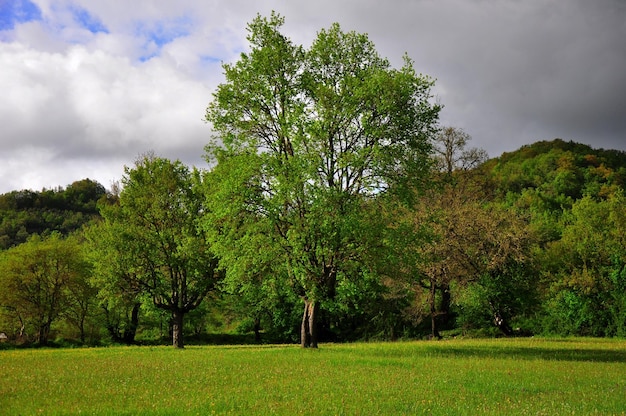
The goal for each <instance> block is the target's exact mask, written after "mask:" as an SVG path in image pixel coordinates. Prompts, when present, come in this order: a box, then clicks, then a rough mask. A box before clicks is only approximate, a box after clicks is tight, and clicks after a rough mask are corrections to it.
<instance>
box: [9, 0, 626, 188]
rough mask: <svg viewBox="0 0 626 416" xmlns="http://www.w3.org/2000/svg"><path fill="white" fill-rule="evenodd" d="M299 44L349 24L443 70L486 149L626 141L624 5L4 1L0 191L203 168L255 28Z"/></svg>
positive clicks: (448, 101)
mask: <svg viewBox="0 0 626 416" xmlns="http://www.w3.org/2000/svg"><path fill="white" fill-rule="evenodd" d="M271 10H276V11H277V12H279V13H281V14H282V15H283V16H285V18H286V24H285V27H284V30H285V32H286V34H287V35H288V36H290V37H291V38H292V39H293V40H294V42H298V43H303V44H305V45H308V43H309V42H310V41H311V40H312V39H313V38H314V36H315V34H316V32H317V31H318V30H319V29H321V28H323V27H328V26H329V25H330V24H331V23H332V22H339V23H340V24H341V25H342V28H343V29H344V30H356V31H359V32H366V33H368V34H369V35H370V38H371V39H372V40H373V41H374V42H375V44H376V45H377V48H378V50H379V52H380V53H381V55H383V56H386V57H388V58H390V59H391V61H392V62H394V63H396V64H399V63H400V59H401V57H402V55H403V53H404V52H407V53H408V54H409V56H411V57H412V58H413V59H414V60H415V64H416V69H417V71H418V72H423V73H425V74H428V75H430V76H432V77H434V78H436V79H437V84H436V87H435V93H436V94H437V95H438V97H439V99H440V100H441V102H442V104H444V105H445V108H444V111H443V112H442V123H444V124H446V125H454V126H458V127H462V128H464V129H465V130H466V131H467V132H468V133H469V134H470V135H472V136H473V138H474V145H477V146H481V147H483V148H485V149H486V150H487V151H488V152H489V153H490V154H491V155H492V156H498V155H499V154H500V153H501V152H503V151H511V150H515V149H516V148H518V147H519V146H521V145H522V144H527V143H531V142H533V141H536V140H549V139H552V138H555V137H561V138H563V139H566V140H574V141H580V142H584V143H588V144H590V145H592V146H596V147H605V148H619V149H624V150H626V137H625V136H626V118H625V117H624V116H623V109H624V108H626V94H624V85H626V72H625V71H624V70H623V69H624V68H625V67H626V49H625V48H624V46H623V41H624V39H626V25H624V24H623V22H624V21H625V20H626V5H625V4H624V3H623V2H620V1H616V0H599V1H597V2H593V3H590V2H585V1H584V0H572V1H568V2H554V1H551V0H533V1H527V2H519V1H513V0H503V1H500V2H489V1H482V0H475V1H467V0H441V1H430V0H412V1H404V0H403V1H397V2H378V1H374V0H360V1H357V0H346V1H341V2H337V1H331V0H320V1H318V2H310V1H305V0H290V1H287V0H263V1H255V2H250V1H246V0H235V1H225V0H214V1H209V2H198V1H196V0H176V1H174V0H163V1H159V2H155V1H153V0H136V1H133V2H128V1H125V0H14V1H13V2H0V148H1V149H2V150H1V151H0V193H2V192H8V191H10V190H15V189H24V188H30V189H41V188H42V187H48V188H50V187H56V186H65V185H67V184H69V183H71V182H73V181H75V180H80V179H83V178H86V177H89V178H91V179H95V180H98V181H100V182H101V183H102V184H103V185H105V186H108V185H109V183H110V182H111V181H113V180H117V179H119V178H120V177H121V175H122V173H123V165H125V164H126V165H129V164H132V162H133V160H134V159H135V158H136V157H137V156H138V155H139V154H141V153H144V152H147V151H151V150H153V151H155V152H156V153H157V154H160V155H163V156H166V157H170V158H173V159H176V158H178V159H181V160H183V161H184V162H185V163H188V164H194V165H198V166H205V165H204V162H203V160H202V155H203V146H204V144H205V143H206V142H207V139H208V136H209V135H210V126H208V125H206V124H205V123H204V122H203V121H202V118H203V116H204V111H205V108H206V106H207V104H208V102H209V101H210V99H211V94H212V91H213V90H214V88H215V87H216V86H217V85H218V84H219V83H220V82H222V71H221V65H220V62H221V61H225V62H231V61H234V60H235V59H237V56H238V54H239V53H240V52H241V51H243V50H245V48H246V47H247V42H246V39H245V36H246V30H245V27H246V23H247V22H249V21H250V20H251V19H252V18H253V17H254V16H255V15H256V14H257V13H261V14H263V15H267V14H269V13H270V11H271Z"/></svg>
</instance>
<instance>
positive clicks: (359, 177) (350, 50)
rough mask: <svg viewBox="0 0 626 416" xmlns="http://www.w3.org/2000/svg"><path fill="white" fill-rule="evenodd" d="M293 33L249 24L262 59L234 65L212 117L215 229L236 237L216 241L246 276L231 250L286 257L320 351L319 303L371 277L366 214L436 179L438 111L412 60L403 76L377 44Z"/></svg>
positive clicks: (346, 36)
mask: <svg viewBox="0 0 626 416" xmlns="http://www.w3.org/2000/svg"><path fill="white" fill-rule="evenodd" d="M283 23H284V20H283V18H281V17H280V16H278V15H277V14H274V13H273V14H272V15H271V17H269V18H265V17H261V16H257V18H255V19H254V20H253V21H252V22H251V23H250V24H249V26H248V32H249V34H248V40H249V42H250V46H251V50H250V51H249V52H247V53H242V54H241V56H240V59H239V61H237V62H236V63H234V64H226V65H224V71H225V77H226V82H225V83H223V84H221V85H220V86H219V87H218V88H217V91H216V92H215V94H214V100H213V101H212V102H211V104H210V105H209V107H208V109H207V114H206V119H207V121H209V122H210V123H212V126H213V129H214V131H215V132H216V134H215V135H214V137H213V139H212V141H211V142H210V144H209V145H208V146H207V159H208V160H209V162H211V163H216V164H217V167H216V168H215V170H214V174H215V175H216V176H217V177H219V180H217V181H215V182H214V183H217V186H218V188H220V189H217V190H214V191H213V192H212V193H211V195H212V196H211V197H210V198H211V200H212V201H213V204H212V207H211V209H210V210H209V211H210V215H209V216H207V223H208V224H210V227H209V228H214V227H215V225H216V224H219V225H220V226H221V227H222V229H223V230H227V231H224V232H221V233H217V234H215V240H216V243H217V247H221V249H220V254H224V257H223V259H224V260H223V261H224V263H225V264H226V265H227V266H228V267H229V270H230V268H232V270H240V271H241V272H242V273H245V272H246V271H245V270H243V268H242V267H241V266H239V265H238V264H239V263H240V258H239V257H237V256H227V255H226V254H227V253H228V252H229V251H231V250H232V247H238V248H240V249H242V250H244V251H245V252H250V251H256V252H260V251H270V252H272V253H277V254H276V255H275V256H273V259H272V261H273V262H276V263H281V265H280V267H285V268H286V269H287V271H288V273H289V275H290V277H291V279H292V284H293V286H294V288H295V289H296V290H297V291H298V292H299V294H300V295H301V297H302V299H303V303H304V313H303V317H302V325H301V343H302V346H305V347H306V346H311V347H316V346H317V340H318V335H317V320H318V310H319V305H320V303H322V302H324V301H327V300H329V299H332V298H333V297H334V295H335V292H336V288H337V285H338V282H341V281H342V280H345V279H349V278H353V277H358V276H360V275H363V274H364V273H368V272H369V271H368V270H367V269H368V260H367V254H368V253H370V252H371V251H370V250H369V248H371V246H372V245H375V243H376V237H377V231H376V228H375V227H374V226H373V224H376V223H379V222H377V221H373V220H372V219H371V218H368V217H369V216H371V215H376V213H377V210H373V209H367V210H364V209H363V207H364V205H366V204H370V203H371V201H372V200H374V199H375V198H377V197H380V196H382V195H384V194H385V193H388V192H389V191H390V190H392V189H393V190H396V191H398V190H402V189H405V188H406V187H407V185H408V183H409V182H414V181H415V180H416V179H417V178H419V177H420V176H422V174H423V173H424V172H425V171H426V170H427V166H428V160H429V159H428V157H427V156H428V154H429V152H430V150H431V149H430V143H429V137H431V135H432V134H433V132H434V131H435V123H436V121H437V116H438V113H439V106H437V105H435V104H433V103H432V102H431V95H430V88H431V87H432V85H433V81H432V80H431V79H429V78H428V77H425V76H420V75H417V74H416V72H415V71H414V69H413V64H412V62H411V61H410V60H409V59H408V58H406V57H405V61H404V65H403V66H402V67H401V68H400V69H394V68H392V66H391V65H390V63H389V61H388V60H386V59H383V58H381V57H380V56H379V55H378V53H377V51H376V50H375V47H374V45H373V44H372V42H371V41H370V40H369V39H368V37H367V36H366V35H364V34H359V33H355V32H348V33H345V32H343V31H342V30H341V28H340V26H339V25H338V24H334V25H332V26H331V27H330V28H329V29H325V30H321V31H320V32H319V33H318V35H317V37H316V39H315V40H314V41H313V44H312V45H311V46H310V48H309V49H307V50H305V49H304V48H303V47H302V46H299V45H296V44H294V43H292V42H291V40H290V39H288V38H287V37H286V36H285V35H283V34H282V33H281V32H280V28H281V26H282V25H283ZM216 195H217V197H215V196H216ZM242 221H243V222H245V223H246V224H247V226H246V229H245V231H243V232H233V231H232V229H233V228H236V227H237V226H238V225H239V224H240V223H241V222H242ZM228 230H231V231H228ZM244 246H245V247H244ZM268 247H274V248H271V249H268ZM244 261H247V260H245V259H244Z"/></svg>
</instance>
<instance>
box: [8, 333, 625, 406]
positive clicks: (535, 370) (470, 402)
mask: <svg viewBox="0 0 626 416" xmlns="http://www.w3.org/2000/svg"><path fill="white" fill-rule="evenodd" d="M79 413H82V414H107V415H119V414H128V415H131V414H132V415H136V414H160V415H170V414H199V415H205V414H237V415H251V414H258V415H270V414H282V415H296V414H318V415H342V414H345V415H377V414H378V415H421V414H432V415H465V414H466V415H478V414H493V415H495V414H498V415H512V414H516V415H518V414H529V415H564V414H567V415H571V414H575V415H593V414H597V415H611V414H626V341H625V340H607V339H562V340H551V339H537V338H526V339H490V340H450V341H438V342H427V341H419V342H398V343H359V344H343V345H339V344H323V345H321V346H320V349H319V350H303V349H300V348H299V347H297V346H236V347H235V346H232V347H224V346H220V347H212V346H202V347H196V346H191V347H187V348H185V349H184V350H175V349H174V348H171V347H110V348H84V349H20V350H4V351H0V414H4V415H17V414H22V415H30V414H46V415H48V414H79Z"/></svg>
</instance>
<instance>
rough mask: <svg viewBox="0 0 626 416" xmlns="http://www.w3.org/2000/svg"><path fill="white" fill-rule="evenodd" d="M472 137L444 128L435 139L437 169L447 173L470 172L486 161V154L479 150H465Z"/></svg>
mask: <svg viewBox="0 0 626 416" xmlns="http://www.w3.org/2000/svg"><path fill="white" fill-rule="evenodd" d="M470 140H472V137H471V136H470V135H469V134H467V133H466V132H464V131H463V130H462V129H460V128H458V127H444V128H443V129H441V131H440V132H439V134H437V136H436V138H435V146H434V150H435V154H436V155H437V157H436V159H437V167H438V168H439V169H440V170H441V171H443V172H445V173H447V174H448V175H450V174H452V172H453V171H455V170H457V169H460V170H470V169H473V168H475V167H477V166H478V165H480V164H481V163H483V162H485V161H486V160H487V159H488V155H487V152H486V151H485V150H484V149H480V148H476V147H473V148H467V144H468V143H469V141H470Z"/></svg>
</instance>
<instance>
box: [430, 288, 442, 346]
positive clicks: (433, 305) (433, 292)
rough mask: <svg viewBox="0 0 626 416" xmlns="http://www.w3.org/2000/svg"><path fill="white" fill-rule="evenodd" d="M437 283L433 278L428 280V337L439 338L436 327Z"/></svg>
mask: <svg viewBox="0 0 626 416" xmlns="http://www.w3.org/2000/svg"><path fill="white" fill-rule="evenodd" d="M436 293H437V285H436V284H435V279H431V280H430V296H429V299H428V302H429V303H430V338H431V339H441V335H440V334H439V329H438V328H437V305H436V303H435V301H436V296H435V295H436Z"/></svg>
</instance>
